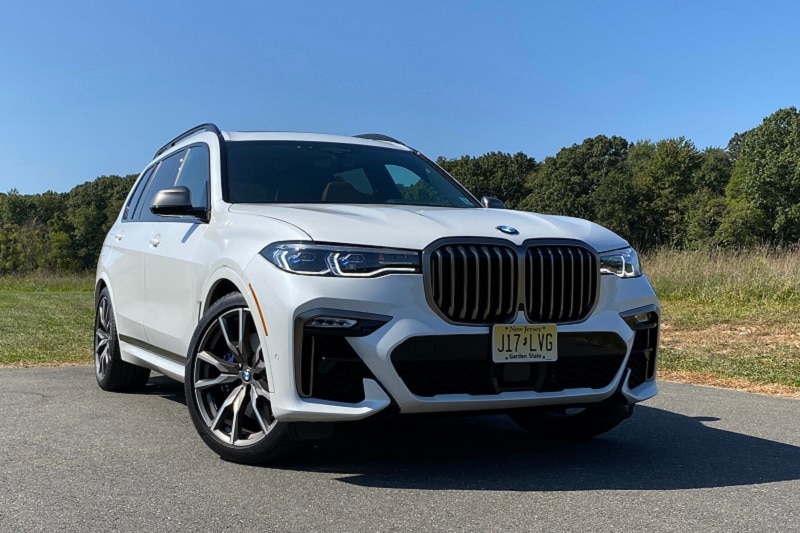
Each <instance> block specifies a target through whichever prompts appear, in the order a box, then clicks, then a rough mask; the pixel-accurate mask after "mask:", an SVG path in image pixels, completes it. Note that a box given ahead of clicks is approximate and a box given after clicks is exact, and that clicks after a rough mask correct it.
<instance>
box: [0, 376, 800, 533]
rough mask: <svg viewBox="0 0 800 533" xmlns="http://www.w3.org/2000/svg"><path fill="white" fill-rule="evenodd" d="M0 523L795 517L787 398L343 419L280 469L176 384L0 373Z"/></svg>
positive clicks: (686, 391) (698, 521)
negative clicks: (211, 439) (581, 429)
mask: <svg viewBox="0 0 800 533" xmlns="http://www.w3.org/2000/svg"><path fill="white" fill-rule="evenodd" d="M0 420H1V421H2V425H1V426H0V499H1V500H0V502H1V504H0V531H4V532H5V531H125V532H127V531H412V530H417V531H437V530H454V531H632V530H637V531H641V530H645V529H649V530H655V531H687V530H688V531H791V530H800V401H798V400H791V399H782V398H772V397H767V396H760V395H752V394H747V393H741V392H735V391H727V390H718V389H711V388H704V387H692V386H688V385H680V384H671V383H666V384H662V386H661V393H660V394H659V396H658V397H656V398H655V399H653V400H651V401H649V402H646V403H645V404H643V405H640V406H639V407H637V409H636V412H635V413H634V415H633V417H632V418H631V419H629V420H627V421H626V422H625V423H623V424H622V425H621V426H619V427H618V428H617V429H615V430H614V431H612V432H610V433H608V434H607V435H605V436H603V437H601V438H597V439H594V440H592V441H587V442H580V443H552V442H542V441H537V440H534V439H532V438H530V437H529V436H527V435H526V434H525V433H524V432H522V431H520V430H518V429H517V428H516V427H515V426H514V425H513V424H512V423H510V422H509V421H508V420H507V419H506V418H505V417H503V416H481V417H446V418H425V419H419V418H400V419H388V420H383V421H376V422H369V423H355V424H348V425H344V426H342V427H340V428H339V430H338V431H337V433H336V434H335V435H334V436H333V437H331V438H329V439H328V440H326V441H323V442H322V443H321V444H320V445H319V446H318V447H317V448H316V449H314V450H313V451H312V452H311V453H310V454H309V455H307V456H306V457H304V458H303V459H301V460H295V461H293V462H291V463H287V464H283V465H281V466H280V467H252V466H250V467H247V466H239V465H235V464H230V463H226V462H224V461H222V460H220V459H219V458H218V457H217V456H216V455H214V454H213V453H212V452H211V451H210V450H209V449H207V448H206V447H205V445H204V444H203V443H202V441H201V440H200V438H199V437H198V436H197V434H196V433H195V430H194V428H193V426H192V424H191V422H190V420H189V415H188V412H187V410H186V406H185V399H184V397H183V392H182V386H181V385H179V384H177V383H175V382H173V381H170V380H168V379H166V378H163V377H156V378H153V379H151V382H150V384H149V385H148V388H147V391H146V392H144V393H140V394H112V393H106V392H103V391H101V390H100V389H99V388H98V387H97V386H96V384H95V383H94V377H93V374H92V369H91V368H90V367H73V368H47V369H0Z"/></svg>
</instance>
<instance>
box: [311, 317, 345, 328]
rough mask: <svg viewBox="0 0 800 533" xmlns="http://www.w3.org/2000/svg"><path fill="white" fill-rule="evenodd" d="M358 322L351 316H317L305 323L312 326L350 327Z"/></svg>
mask: <svg viewBox="0 0 800 533" xmlns="http://www.w3.org/2000/svg"><path fill="white" fill-rule="evenodd" d="M356 324H358V320H353V319H351V318H339V317H333V316H318V317H315V318H312V319H311V320H309V321H308V322H306V325H308V326H310V327H312V328H344V329H347V328H352V327H355V326H356Z"/></svg>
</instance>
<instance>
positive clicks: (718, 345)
mask: <svg viewBox="0 0 800 533" xmlns="http://www.w3.org/2000/svg"><path fill="white" fill-rule="evenodd" d="M643 264H644V268H645V272H646V273H647V275H648V277H649V278H650V280H651V281H652V283H653V286H654V287H655V289H656V292H657V293H658V295H659V297H660V298H661V303H662V305H663V307H664V327H663V328H662V334H661V348H662V350H661V359H660V363H659V369H660V376H661V377H662V378H668V379H674V380H679V381H689V382H692V383H705V384H711V385H720V386H729V387H736V388H744V389H748V390H754V391H761V392H773V393H780V394H785V395H790V396H800V252H798V251H775V250H768V249H759V250H751V251H747V252H716V253H709V252H685V251H680V252H679V251H672V250H661V251H658V252H656V253H653V254H650V255H648V256H645V257H643Z"/></svg>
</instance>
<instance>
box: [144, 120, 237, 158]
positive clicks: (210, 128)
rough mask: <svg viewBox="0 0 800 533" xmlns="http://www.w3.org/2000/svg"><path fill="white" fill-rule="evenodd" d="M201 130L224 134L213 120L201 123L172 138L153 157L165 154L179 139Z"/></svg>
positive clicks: (219, 134)
mask: <svg viewBox="0 0 800 533" xmlns="http://www.w3.org/2000/svg"><path fill="white" fill-rule="evenodd" d="M201 131H210V132H213V133H216V134H217V135H218V136H221V135H222V132H221V131H219V128H218V127H217V125H216V124H212V123H211V122H207V123H205V124H200V125H199V126H195V127H194V128H192V129H190V130H186V131H184V132H183V133H181V134H180V135H178V136H177V137H175V138H174V139H172V140H171V141H170V142H168V143H167V144H165V145H164V146H162V147H161V148H159V149H158V152H156V155H154V156H153V159H155V158H156V157H158V156H160V155H161V154H163V153H164V152H166V151H167V150H169V149H170V148H172V147H173V146H175V145H176V144H178V141H181V140H183V139H185V138H186V137H188V136H190V135H194V134H195V133H200V132H201Z"/></svg>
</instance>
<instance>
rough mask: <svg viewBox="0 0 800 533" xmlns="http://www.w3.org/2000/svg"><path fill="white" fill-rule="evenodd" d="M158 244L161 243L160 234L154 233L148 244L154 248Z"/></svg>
mask: <svg viewBox="0 0 800 533" xmlns="http://www.w3.org/2000/svg"><path fill="white" fill-rule="evenodd" d="M159 244H161V235H156V236H155V237H150V246H152V247H153V248H156V247H157V246H158V245H159Z"/></svg>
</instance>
